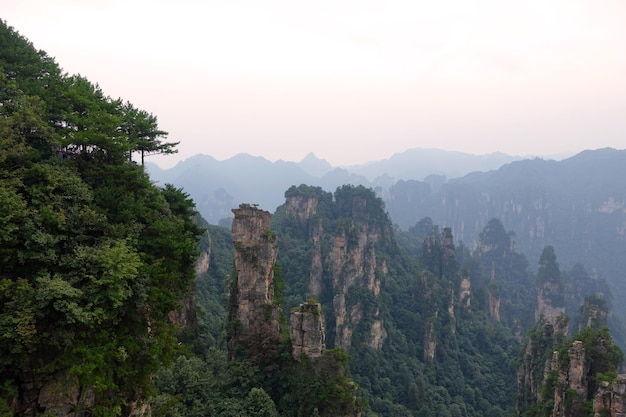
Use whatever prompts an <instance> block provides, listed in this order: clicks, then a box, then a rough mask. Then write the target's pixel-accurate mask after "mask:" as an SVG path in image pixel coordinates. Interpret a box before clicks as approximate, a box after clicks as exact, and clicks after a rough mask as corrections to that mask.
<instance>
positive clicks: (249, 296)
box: [229, 204, 279, 359]
mask: <svg viewBox="0 0 626 417" xmlns="http://www.w3.org/2000/svg"><path fill="white" fill-rule="evenodd" d="M233 213H234V214H235V218H234V220H233V229H232V230H233V245H234V247H235V269H236V273H237V281H236V283H233V284H232V287H231V292H230V302H229V303H230V313H229V322H230V323H231V327H233V329H232V330H233V334H231V338H230V340H229V356H230V357H231V359H232V358H233V357H234V356H235V350H236V346H237V344H238V342H239V341H240V340H241V339H242V338H243V339H245V338H247V337H250V336H251V333H255V332H258V331H260V329H261V328H263V329H264V330H263V331H264V333H266V334H265V335H264V337H276V338H278V335H279V324H278V307H276V306H274V305H273V296H274V288H273V285H272V284H273V281H274V265H275V264H276V256H277V255H278V245H277V243H276V236H275V235H274V234H273V233H272V232H271V230H270V213H269V212H267V211H264V210H260V209H258V208H257V207H254V206H251V205H249V204H241V205H240V206H239V208H238V209H233ZM266 325H268V326H269V328H268V326H266ZM267 333H269V334H267Z"/></svg>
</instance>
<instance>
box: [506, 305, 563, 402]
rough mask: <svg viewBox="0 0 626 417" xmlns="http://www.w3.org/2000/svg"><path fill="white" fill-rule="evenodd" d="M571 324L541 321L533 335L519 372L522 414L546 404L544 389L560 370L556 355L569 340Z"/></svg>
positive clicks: (525, 350)
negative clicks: (553, 375)
mask: <svg viewBox="0 0 626 417" xmlns="http://www.w3.org/2000/svg"><path fill="white" fill-rule="evenodd" d="M567 328H568V320H567V317H565V316H560V317H559V319H558V320H556V322H554V323H553V322H550V321H545V320H543V321H540V322H538V323H537V325H536V327H535V329H534V330H533V331H531V332H530V337H529V339H528V341H527V343H526V346H525V348H524V353H523V355H522V358H521V361H520V366H519V368H518V372H517V387H518V395H517V403H516V408H517V410H518V412H520V411H522V410H525V409H527V408H528V407H530V406H531V405H532V404H535V403H536V402H537V401H540V400H542V398H541V389H542V387H543V386H544V384H545V383H546V381H547V380H548V378H549V376H550V373H551V372H552V371H553V370H556V369H557V367H558V357H555V355H554V353H556V352H555V349H556V348H557V346H559V345H560V344H561V343H563V342H564V341H565V339H566V338H567Z"/></svg>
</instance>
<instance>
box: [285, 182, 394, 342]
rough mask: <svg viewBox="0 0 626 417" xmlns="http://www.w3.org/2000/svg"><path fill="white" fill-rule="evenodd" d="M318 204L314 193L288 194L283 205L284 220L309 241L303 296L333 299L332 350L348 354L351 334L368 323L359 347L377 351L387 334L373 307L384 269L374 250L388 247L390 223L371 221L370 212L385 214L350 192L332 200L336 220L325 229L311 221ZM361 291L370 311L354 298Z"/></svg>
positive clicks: (386, 269)
mask: <svg viewBox="0 0 626 417" xmlns="http://www.w3.org/2000/svg"><path fill="white" fill-rule="evenodd" d="M319 199H320V196H319V195H315V194H308V195H304V194H297V193H292V194H290V195H288V196H287V199H286V203H285V215H286V216H287V217H288V218H290V219H293V220H296V221H297V222H298V223H300V225H301V227H302V228H303V229H305V230H307V234H308V235H309V239H310V241H311V242H312V248H311V249H312V251H311V257H310V259H311V265H310V276H309V280H308V285H307V288H308V296H310V297H315V298H320V297H322V298H323V297H325V295H326V294H332V299H331V300H330V301H331V302H332V311H330V312H329V313H330V315H331V320H329V321H328V323H329V326H331V328H329V329H328V331H329V333H332V336H333V341H334V347H341V348H343V349H345V350H347V351H349V350H350V349H351V347H352V339H353V334H354V331H355V329H356V328H357V326H361V325H362V324H363V323H367V324H366V327H367V328H366V329H362V331H363V332H364V333H365V334H366V335H367V336H366V337H365V340H364V343H365V344H366V345H368V346H370V347H371V348H373V349H376V350H380V349H381V348H382V347H383V346H384V343H385V341H386V339H387V331H386V330H385V324H384V320H383V318H382V317H381V315H380V311H379V309H378V308H377V307H376V306H375V304H376V299H377V298H378V296H379V294H380V290H381V282H382V281H383V280H384V277H385V276H386V274H387V273H388V268H387V264H386V261H385V260H384V259H381V258H380V257H379V255H378V248H379V247H381V245H383V246H384V245H386V244H388V243H389V242H390V236H391V230H390V227H391V224H390V222H389V221H388V219H387V222H384V221H382V222H381V221H377V220H376V219H374V218H372V217H375V216H373V213H376V215H378V214H381V216H382V215H383V214H384V212H383V209H382V207H379V206H380V204H381V202H380V201H376V200H375V199H373V200H370V199H368V198H365V197H363V196H361V195H359V194H358V193H355V194H347V195H345V196H344V195H339V196H338V197H337V201H336V203H335V208H334V210H336V211H338V212H339V216H340V217H341V220H340V223H339V225H337V226H332V227H331V228H330V229H329V230H327V229H326V228H325V224H327V223H324V222H322V220H321V219H320V218H319V216H316V215H317V213H318V210H319V206H320V204H321V203H320V200H319ZM376 204H378V205H379V206H376ZM326 227H328V226H326ZM360 291H367V292H368V293H369V294H371V296H372V300H374V305H373V306H372V305H370V304H368V303H364V301H363V300H361V299H359V297H355V293H356V292H360Z"/></svg>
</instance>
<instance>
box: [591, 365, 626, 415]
mask: <svg viewBox="0 0 626 417" xmlns="http://www.w3.org/2000/svg"><path fill="white" fill-rule="evenodd" d="M593 415H594V417H603V416H607V417H624V416H626V375H619V376H618V377H617V379H616V380H615V382H613V383H609V382H603V383H602V384H600V388H599V389H598V391H597V392H596V395H595V397H593Z"/></svg>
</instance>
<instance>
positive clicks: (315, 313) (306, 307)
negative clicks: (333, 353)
mask: <svg viewBox="0 0 626 417" xmlns="http://www.w3.org/2000/svg"><path fill="white" fill-rule="evenodd" d="M289 336H290V337H291V345H292V347H293V357H294V359H296V360H299V358H300V355H301V354H303V353H304V354H305V355H307V356H308V357H309V358H315V357H319V356H320V355H321V354H322V352H323V351H324V348H325V343H326V333H325V331H324V315H323V314H322V306H321V305H320V304H319V303H312V302H306V303H303V304H300V307H299V308H298V310H296V311H292V312H291V316H290V318H289Z"/></svg>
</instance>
